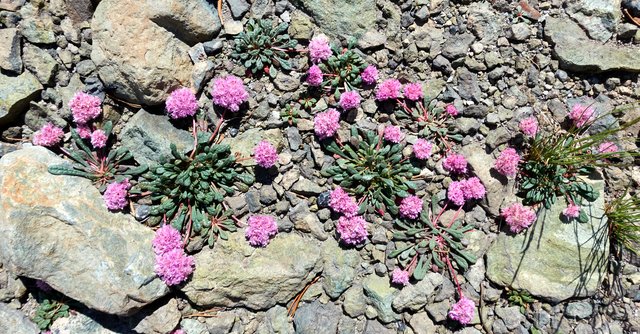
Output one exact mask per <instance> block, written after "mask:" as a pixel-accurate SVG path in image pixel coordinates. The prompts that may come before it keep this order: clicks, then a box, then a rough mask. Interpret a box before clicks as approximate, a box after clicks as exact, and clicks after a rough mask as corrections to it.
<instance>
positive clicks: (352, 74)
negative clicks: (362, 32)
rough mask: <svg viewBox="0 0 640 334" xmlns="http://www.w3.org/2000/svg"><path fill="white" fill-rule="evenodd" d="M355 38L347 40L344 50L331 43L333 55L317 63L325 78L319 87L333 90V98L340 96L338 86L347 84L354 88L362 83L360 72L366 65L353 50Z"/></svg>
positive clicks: (351, 88) (350, 88)
mask: <svg viewBox="0 0 640 334" xmlns="http://www.w3.org/2000/svg"><path fill="white" fill-rule="evenodd" d="M355 42H356V41H355V39H351V40H349V43H348V46H347V49H346V50H340V49H338V47H337V46H335V45H331V50H332V51H333V55H332V56H331V57H329V58H328V59H327V60H326V61H325V62H323V63H321V64H319V65H318V67H320V69H321V70H322V73H324V74H329V75H325V76H324V78H325V80H324V81H323V82H322V85H321V87H322V88H324V89H329V88H330V89H331V90H335V98H336V99H339V98H340V95H341V94H340V91H339V90H338V88H340V87H343V86H345V85H346V86H347V87H349V90H355V87H356V86H358V85H360V84H361V83H362V78H361V77H360V73H361V72H362V70H364V68H365V67H366V64H365V62H364V60H363V59H362V57H360V55H359V54H358V53H356V52H355V51H354V50H353V47H354V45H355Z"/></svg>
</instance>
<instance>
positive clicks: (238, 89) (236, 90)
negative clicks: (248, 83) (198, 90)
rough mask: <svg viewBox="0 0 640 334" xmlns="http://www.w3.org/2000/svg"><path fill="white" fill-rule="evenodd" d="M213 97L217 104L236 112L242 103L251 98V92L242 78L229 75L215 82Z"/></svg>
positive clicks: (212, 91)
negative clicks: (247, 89) (245, 86)
mask: <svg viewBox="0 0 640 334" xmlns="http://www.w3.org/2000/svg"><path fill="white" fill-rule="evenodd" d="M211 97H212V98H213V103H214V104H215V105H217V106H220V107H223V108H226V109H228V110H231V111H234V112H235V111H238V110H240V105H241V104H242V103H244V102H245V101H247V99H249V93H247V91H246V89H245V88H244V84H243V83H242V79H240V78H238V77H236V76H233V75H228V76H226V77H222V78H218V79H216V80H215V81H214V82H213V89H211Z"/></svg>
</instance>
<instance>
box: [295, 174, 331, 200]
mask: <svg viewBox="0 0 640 334" xmlns="http://www.w3.org/2000/svg"><path fill="white" fill-rule="evenodd" d="M291 191H293V192H294V193H297V194H301V195H305V196H317V195H320V193H321V192H323V191H324V188H323V187H321V186H319V185H318V184H317V183H315V182H313V181H311V180H308V179H305V178H303V177H301V178H300V179H299V180H298V182H296V183H295V184H294V185H293V188H291Z"/></svg>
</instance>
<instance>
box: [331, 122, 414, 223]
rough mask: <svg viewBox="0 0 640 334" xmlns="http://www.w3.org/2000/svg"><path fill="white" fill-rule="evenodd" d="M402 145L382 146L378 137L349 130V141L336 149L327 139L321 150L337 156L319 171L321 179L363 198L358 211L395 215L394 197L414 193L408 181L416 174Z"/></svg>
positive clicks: (352, 129) (410, 182) (388, 144)
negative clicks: (374, 211) (328, 180)
mask: <svg viewBox="0 0 640 334" xmlns="http://www.w3.org/2000/svg"><path fill="white" fill-rule="evenodd" d="M404 146H405V145H404V144H393V143H384V142H382V138H381V137H380V135H376V134H375V133H374V132H371V131H367V132H365V131H361V132H359V131H358V129H357V128H356V127H355V126H353V127H351V140H350V141H349V143H347V144H345V145H344V146H339V145H338V144H337V143H336V142H335V139H333V138H332V139H328V141H327V142H326V145H325V148H326V149H327V151H329V152H331V153H334V154H336V155H337V156H338V158H337V160H336V162H335V164H334V165H333V166H331V167H329V168H327V169H325V170H323V171H322V175H323V176H325V177H332V178H333V182H334V183H337V184H339V185H340V187H342V188H344V189H345V190H347V191H348V192H349V193H351V194H352V195H355V196H356V197H357V198H359V199H360V198H364V201H363V205H362V206H361V211H362V212H364V211H366V210H367V209H369V210H370V211H372V209H374V208H375V209H377V210H383V211H384V210H385V209H386V210H388V211H389V212H390V213H391V214H393V215H397V214H398V207H397V205H396V203H395V202H396V198H397V197H402V198H404V197H407V196H409V192H408V191H409V189H413V190H415V188H416V185H415V183H414V182H413V181H411V179H412V177H413V176H414V175H418V174H419V173H420V168H417V167H414V166H413V165H412V164H411V161H410V160H409V159H406V158H404V157H403V156H402V149H403V148H404Z"/></svg>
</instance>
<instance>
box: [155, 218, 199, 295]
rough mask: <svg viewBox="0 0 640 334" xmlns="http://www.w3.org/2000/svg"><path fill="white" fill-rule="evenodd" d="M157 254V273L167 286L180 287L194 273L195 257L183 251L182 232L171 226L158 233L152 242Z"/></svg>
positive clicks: (159, 230)
mask: <svg viewBox="0 0 640 334" xmlns="http://www.w3.org/2000/svg"><path fill="white" fill-rule="evenodd" d="M152 245H153V251H154V252H155V253H156V265H155V272H156V274H157V275H158V276H159V277H160V279H161V280H162V281H163V282H164V283H165V284H166V285H169V286H171V285H178V284H180V283H182V282H184V281H185V280H186V279H187V278H188V277H189V275H191V273H192V272H193V266H194V261H193V257H192V256H189V255H187V254H186V253H185V252H184V249H182V241H181V237H180V232H179V231H178V230H176V229H174V228H173V227H172V226H170V225H164V226H162V227H161V228H159V229H158V230H157V231H156V235H155V237H154V239H153V241H152Z"/></svg>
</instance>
